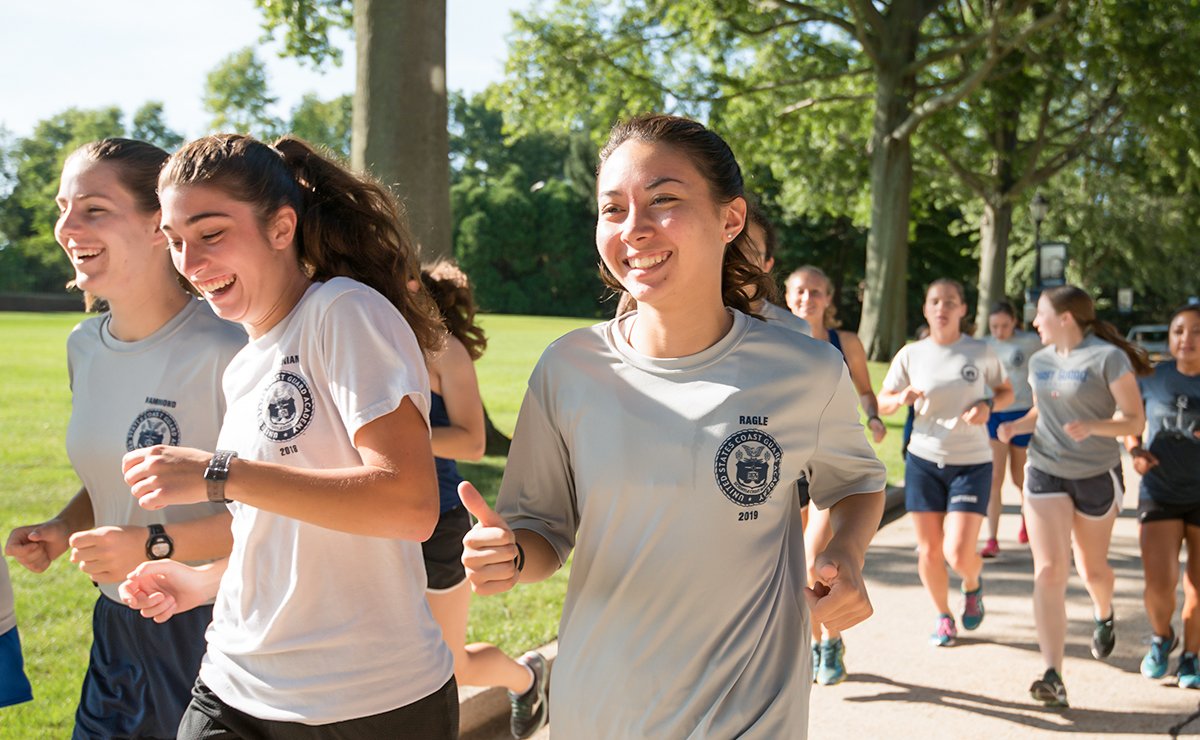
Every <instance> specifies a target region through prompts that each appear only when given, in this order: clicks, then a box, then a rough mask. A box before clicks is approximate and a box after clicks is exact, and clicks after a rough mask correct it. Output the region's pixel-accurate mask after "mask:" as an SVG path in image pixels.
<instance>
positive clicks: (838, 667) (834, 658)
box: [817, 637, 846, 686]
mask: <svg viewBox="0 0 1200 740" xmlns="http://www.w3.org/2000/svg"><path fill="white" fill-rule="evenodd" d="M845 655H846V643H844V642H842V638H840V637H837V638H834V639H832V640H821V669H820V671H818V672H817V683H819V684H821V685H822V686H833V685H834V684H838V683H841V682H842V681H844V680H845V678H846V662H845V660H843V658H844V656H845Z"/></svg>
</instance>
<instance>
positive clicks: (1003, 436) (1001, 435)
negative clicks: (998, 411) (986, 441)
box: [996, 421, 1017, 444]
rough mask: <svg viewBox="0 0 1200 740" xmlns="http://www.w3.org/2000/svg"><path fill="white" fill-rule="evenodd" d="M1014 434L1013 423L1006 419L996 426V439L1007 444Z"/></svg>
mask: <svg viewBox="0 0 1200 740" xmlns="http://www.w3.org/2000/svg"><path fill="white" fill-rule="evenodd" d="M1015 436H1017V435H1016V433H1014V432H1013V425H1012V422H1011V421H1006V422H1004V423H1003V424H1001V425H1000V426H998V427H996V439H998V440H1000V441H1001V442H1002V443H1004V444H1009V443H1010V442H1012V441H1013V437H1015Z"/></svg>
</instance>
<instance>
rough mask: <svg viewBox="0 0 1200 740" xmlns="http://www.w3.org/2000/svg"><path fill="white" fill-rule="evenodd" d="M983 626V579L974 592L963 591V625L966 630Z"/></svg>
mask: <svg viewBox="0 0 1200 740" xmlns="http://www.w3.org/2000/svg"><path fill="white" fill-rule="evenodd" d="M981 624H983V579H982V578H980V579H979V585H978V586H976V587H975V590H974V591H963V613H962V625H963V629H965V630H975V629H979V625H981Z"/></svg>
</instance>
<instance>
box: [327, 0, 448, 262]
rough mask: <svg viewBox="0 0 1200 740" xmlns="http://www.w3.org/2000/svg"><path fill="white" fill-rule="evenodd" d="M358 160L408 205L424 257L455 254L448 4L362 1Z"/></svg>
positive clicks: (358, 7) (357, 27) (357, 19)
mask: <svg viewBox="0 0 1200 740" xmlns="http://www.w3.org/2000/svg"><path fill="white" fill-rule="evenodd" d="M354 37H355V46H356V53H357V58H358V72H357V79H356V84H355V93H354V131H353V135H352V141H351V146H350V151H351V156H350V159H351V163H352V164H353V166H354V167H355V168H356V169H360V170H368V171H370V172H371V173H372V174H374V175H375V176H376V177H378V178H379V179H380V180H382V181H383V182H385V183H387V184H388V185H389V186H390V187H391V188H392V190H393V192H395V193H396V196H397V197H398V198H399V199H400V201H401V203H402V204H403V205H404V207H405V209H406V211H407V215H408V223H409V227H410V228H411V229H412V232H413V236H414V237H415V238H416V240H417V242H418V243H419V244H420V246H421V259H422V260H433V259H436V258H438V257H443V256H446V257H448V256H450V254H451V238H450V136H449V133H448V132H447V129H446V127H447V116H448V111H447V102H446V2H445V0H404V1H403V2H395V0H354Z"/></svg>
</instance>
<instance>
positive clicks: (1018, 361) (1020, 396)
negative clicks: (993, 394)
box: [984, 331, 1042, 413]
mask: <svg viewBox="0 0 1200 740" xmlns="http://www.w3.org/2000/svg"><path fill="white" fill-rule="evenodd" d="M984 341H986V342H987V343H988V346H989V347H991V348H992V351H993V352H995V353H996V357H998V358H1000V364H1001V365H1003V366H1004V372H1005V374H1006V375H1008V380H1009V382H1011V383H1012V388H1013V402H1012V405H1011V406H1009V407H1008V408H1006V409H1004V411H1005V413H1008V412H1011V411H1026V410H1028V409H1030V408H1032V407H1033V388H1032V387H1031V386H1030V385H1029V358H1031V357H1033V355H1034V353H1035V352H1039V351H1041V349H1042V340H1041V338H1040V337H1038V335H1037V334H1034V333H1033V332H1028V331H1014V332H1013V335H1012V336H1011V337H1009V338H1008V339H1005V340H1003V341H1001V340H999V339H996V338H995V337H993V336H990V335H989V336H988V337H987V338H986V339H985V340H984Z"/></svg>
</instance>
